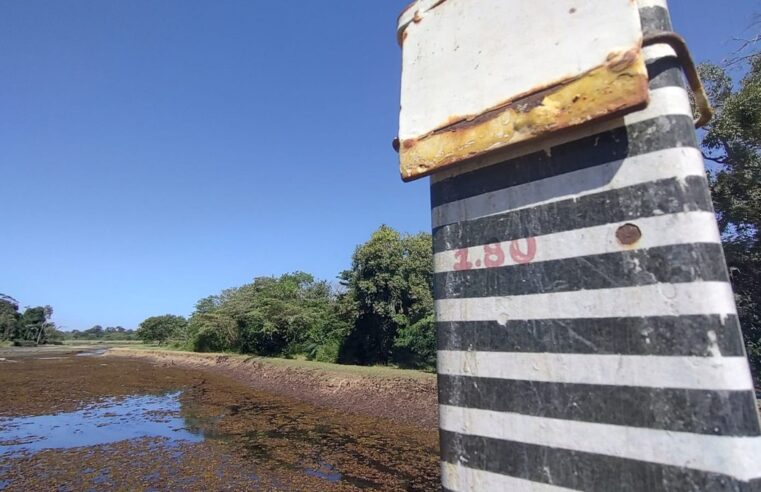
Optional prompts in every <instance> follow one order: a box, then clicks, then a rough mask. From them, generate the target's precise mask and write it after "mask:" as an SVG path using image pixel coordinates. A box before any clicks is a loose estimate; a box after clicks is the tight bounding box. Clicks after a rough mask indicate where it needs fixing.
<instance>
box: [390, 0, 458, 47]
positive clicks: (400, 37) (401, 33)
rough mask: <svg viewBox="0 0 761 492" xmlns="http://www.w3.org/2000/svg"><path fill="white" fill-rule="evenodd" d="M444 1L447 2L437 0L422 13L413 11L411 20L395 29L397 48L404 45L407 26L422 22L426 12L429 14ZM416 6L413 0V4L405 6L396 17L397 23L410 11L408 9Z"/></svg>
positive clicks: (416, 2)
mask: <svg viewBox="0 0 761 492" xmlns="http://www.w3.org/2000/svg"><path fill="white" fill-rule="evenodd" d="M446 1H447V0H439V1H438V2H436V3H434V4H432V5H430V6H429V7H427V8H426V9H425V10H424V11H422V12H421V11H420V10H416V11H415V15H414V16H413V17H412V18H411V19H410V20H409V21H408V22H407V23H405V24H402V25H400V26H399V27H398V28H397V30H396V41H397V42H398V43H399V46H402V44H404V40H405V39H407V26H408V25H409V24H410V23H411V22H414V23H415V24H417V23H418V22H420V21H422V20H423V15H424V14H425V13H426V12H430V11H431V10H433V9H435V8H436V7H438V6H439V5H441V4H443V3H444V2H446ZM417 5H418V1H417V0H415V1H414V2H412V3H410V4H409V5H407V6H406V7H404V9H402V11H401V13H400V14H399V16H398V17H397V23H398V22H399V20H400V19H401V18H402V17H403V16H404V15H405V14H406V13H407V12H408V11H409V10H410V9H412V8H413V7H415V6H417Z"/></svg>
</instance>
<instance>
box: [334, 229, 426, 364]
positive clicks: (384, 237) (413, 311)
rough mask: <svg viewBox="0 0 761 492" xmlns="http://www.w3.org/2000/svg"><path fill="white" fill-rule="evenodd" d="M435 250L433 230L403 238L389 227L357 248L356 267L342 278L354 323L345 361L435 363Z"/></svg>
mask: <svg viewBox="0 0 761 492" xmlns="http://www.w3.org/2000/svg"><path fill="white" fill-rule="evenodd" d="M432 249H433V248H432V243H431V236H430V235H429V234H423V233H421V234H417V235H411V236H408V235H405V236H403V235H401V234H399V233H398V232H397V231H395V230H393V229H392V228H390V227H388V226H385V225H384V226H381V227H380V228H379V229H378V230H377V231H375V232H374V233H373V234H372V236H371V237H370V240H369V241H367V242H366V243H364V244H362V245H360V246H358V247H357V249H356V250H355V252H354V255H353V257H352V266H351V269H350V270H347V271H344V272H343V273H342V274H341V276H340V278H341V281H342V285H344V286H345V287H346V289H347V292H346V294H345V296H344V299H343V306H344V312H345V313H346V315H347V316H348V317H349V318H350V319H352V320H353V326H352V329H351V331H350V333H349V335H348V337H347V339H346V341H345V343H344V345H343V347H342V349H341V353H340V357H339V360H341V361H342V362H349V363H362V364H375V363H382V364H387V363H390V362H393V363H397V364H401V365H407V366H412V367H429V366H431V364H432V361H431V358H430V357H429V355H428V354H429V353H430V352H432V351H433V352H435V335H434V325H433V322H432V315H433V298H432V294H431V291H432V287H433V286H432V283H433V254H432Z"/></svg>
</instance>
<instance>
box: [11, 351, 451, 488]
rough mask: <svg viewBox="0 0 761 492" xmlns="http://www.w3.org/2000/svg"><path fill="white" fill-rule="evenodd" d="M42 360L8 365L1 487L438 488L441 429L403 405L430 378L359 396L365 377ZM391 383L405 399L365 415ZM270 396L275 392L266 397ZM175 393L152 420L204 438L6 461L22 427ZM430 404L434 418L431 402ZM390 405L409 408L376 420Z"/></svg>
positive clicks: (372, 386)
mask: <svg viewBox="0 0 761 492" xmlns="http://www.w3.org/2000/svg"><path fill="white" fill-rule="evenodd" d="M41 355H42V356H41V357H40V354H38V355H37V356H35V355H33V354H31V355H29V354H27V355H25V356H19V357H9V356H8V354H4V355H0V358H4V359H5V360H2V361H0V388H2V399H0V490H9V491H10V490H14V491H15V490H24V491H27V490H61V491H65V490H72V491H74V490H206V491H208V490H359V489H370V490H436V489H437V488H438V447H437V433H436V426H435V420H434V423H433V424H431V417H430V415H429V414H425V413H418V408H422V407H424V405H421V404H419V403H415V404H414V405H412V406H409V405H408V402H410V401H414V394H411V393H410V394H408V392H413V391H415V390H416V388H417V389H419V388H420V387H421V386H420V385H421V384H423V385H425V384H429V383H428V382H425V381H426V378H423V379H422V380H421V381H423V382H421V381H415V382H401V384H399V383H400V382H399V381H394V379H393V378H380V379H379V380H378V381H371V382H369V383H368V381H365V383H364V384H365V386H366V387H367V389H362V390H360V389H359V386H361V385H362V378H361V377H360V378H358V377H354V376H350V375H340V376H335V375H334V376H330V375H327V376H326V373H321V374H311V375H310V378H312V379H303V376H304V374H296V373H298V372H299V371H298V370H296V369H292V368H281V369H282V371H274V372H270V371H267V370H266V368H265V369H262V368H260V367H258V366H257V365H256V364H251V363H250V362H251V361H249V363H241V364H240V365H238V364H231V363H229V362H226V361H225V360H219V361H217V360H214V361H213V363H209V362H208V361H205V362H203V363H200V362H199V361H195V362H193V361H191V360H190V357H188V358H187V360H180V359H178V358H177V357H168V356H167V357H164V356H158V355H156V354H154V355H153V356H152V357H150V358H149V357H147V354H146V355H144V356H142V358H137V357H135V355H134V354H133V355H128V354H126V353H122V354H120V355H119V356H115V355H106V356H86V357H79V356H76V355H75V354H73V353H70V352H69V353H66V352H60V353H57V354H55V355H51V354H41ZM228 366H235V367H228ZM294 371H295V373H294ZM307 372H309V371H307ZM230 376H232V377H230ZM300 378H301V379H300ZM336 378H337V379H336ZM365 379H367V378H365ZM257 381H258V382H257ZM299 381H300V382H299ZM304 381H306V383H305V382H304ZM315 381H316V382H315ZM313 382H314V384H313V385H312V386H313V387H312V388H311V389H310V388H309V385H310V384H312V383H313ZM396 384H399V386H401V388H402V390H401V392H400V393H399V395H401V396H400V400H399V402H397V403H386V404H385V405H381V406H380V410H373V411H365V410H366V409H368V405H367V404H366V403H364V402H361V401H360V400H361V398H362V395H368V394H373V393H374V394H377V395H381V396H383V397H386V398H393V395H394V387H395V386H394V385H396ZM266 388H273V392H264V391H261V390H262V389H266ZM376 390H377V391H376ZM169 392H174V393H172V394H179V396H177V398H179V402H180V403H179V405H178V409H176V410H171V411H169V410H167V411H165V412H154V413H155V415H154V414H152V413H150V412H149V417H150V418H151V419H153V420H154V422H153V423H156V422H158V423H161V422H169V421H170V420H171V419H175V420H176V419H179V421H182V422H184V428H183V429H177V431H178V432H179V431H182V432H185V433H186V434H187V433H192V434H193V435H195V436H198V439H197V441H188V440H181V439H176V440H175V439H171V438H169V439H168V438H166V437H150V436H144V437H141V438H134V439H122V440H117V441H114V442H107V441H108V440H109V434H108V432H109V429H111V427H109V426H111V425H113V424H107V423H103V424H102V425H103V427H102V429H103V434H104V435H103V436H102V437H104V442H103V443H102V444H98V445H90V446H79V447H76V446H75V447H66V446H64V447H58V448H52V449H40V450H35V451H21V452H20V451H13V452H11V451H8V450H10V449H15V448H13V446H14V445H23V444H24V442H20V441H19V440H16V441H13V440H12V439H10V438H8V437H7V435H10V434H8V433H7V432H6V437H5V438H2V436H3V431H4V430H5V431H8V430H9V428H11V427H12V426H13V425H14V424H13V422H15V420H14V419H18V418H20V417H23V418H29V417H31V416H55V415H58V416H59V418H60V416H64V417H65V416H66V415H69V414H67V413H66V412H79V414H83V415H91V414H92V415H96V414H97V409H98V408H99V406H104V405H110V407H109V408H111V407H114V408H116V406H118V404H119V403H118V402H119V401H120V399H124V400H127V399H129V398H133V397H134V396H135V395H162V394H163V395H165V394H168V393H169ZM275 392H276V393H277V394H275ZM331 395H332V396H331ZM343 395H347V400H346V401H342V396H343ZM389 395H391V396H389ZM294 397H299V399H296V398H294ZM320 398H323V401H319V399H320ZM376 398H377V397H376ZM374 401H375V402H376V403H377V402H378V400H377V399H376V400H374ZM433 402H434V410H433V411H434V413H435V394H434V399H433ZM315 403H317V404H315ZM349 408H350V409H351V411H350V412H347V411H346V409H349ZM394 408H407V410H406V411H404V412H402V416H401V418H400V416H394V417H395V421H393V422H392V421H391V420H390V419H388V418H383V417H382V416H381V417H379V415H387V414H388V413H389V412H391V411H392V410H393V409H394ZM83 409H84V411H83ZM427 412H430V410H427ZM170 414H171V415H170ZM174 414H177V415H174ZM46 418H47V417H46ZM125 418H127V417H125ZM410 423H413V424H415V425H410ZM62 425H65V423H64V424H62ZM97 425H100V424H97ZM4 427H5V429H4ZM96 427H97V426H96ZM10 430H12V429H10ZM44 437H45V436H37V437H36V438H35V439H43V438H44ZM3 439H5V441H3ZM27 440H28V439H27ZM33 440H34V439H32V440H31V441H30V442H32V441H33ZM22 441H23V440H22ZM112 441H113V439H112ZM33 444H34V443H33V442H32V445H33ZM4 450H5V452H4Z"/></svg>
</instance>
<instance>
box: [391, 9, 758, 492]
mask: <svg viewBox="0 0 761 492" xmlns="http://www.w3.org/2000/svg"><path fill="white" fill-rule="evenodd" d="M670 30H671V24H670V20H669V13H668V9H667V6H666V3H665V0H639V2H638V3H637V2H633V1H630V0H606V1H605V2H601V1H593V0H575V1H571V0H533V1H532V2H525V1H523V0H418V1H417V2H416V3H414V4H413V5H411V6H410V7H409V8H408V9H407V10H405V11H404V12H403V13H402V15H401V17H400V20H399V42H400V43H401V44H402V47H403V76H402V112H401V118H400V135H399V142H398V143H399V150H400V160H401V165H402V175H403V177H404V178H405V179H414V178H417V177H419V176H423V175H429V174H430V175H431V206H432V228H433V244H434V262H435V265H434V270H435V279H434V296H435V299H436V320H437V329H438V374H439V403H440V408H439V410H440V432H441V453H442V482H443V487H444V489H445V490H452V491H461V490H473V491H485V490H514V491H520V490H541V491H550V490H569V489H572V490H604V491H608V490H616V491H617V490H643V491H644V490H647V491H650V490H732V491H739V490H761V437H760V436H759V434H760V433H761V432H760V427H759V418H758V414H757V410H756V401H755V398H754V393H753V385H752V381H751V377H750V372H749V368H748V365H747V361H746V359H745V352H744V348H743V344H742V337H741V334H740V328H739V325H738V321H737V316H736V310H735V305H734V298H733V295H732V290H731V287H730V284H729V281H728V274H727V269H726V265H725V263H724V259H723V253H722V249H721V243H720V238H719V233H718V229H717V225H716V221H715V217H714V213H713V209H712V205H711V199H710V196H709V191H708V184H707V181H706V177H705V169H704V163H703V159H702V155H701V153H700V151H699V149H698V147H697V141H696V137H695V131H694V122H693V115H692V111H691V108H690V103H689V98H688V93H687V91H686V90H685V86H684V83H683V79H682V71H683V69H685V67H687V68H688V72H689V68H690V67H689V61H688V60H686V59H685V54H684V50H683V49H682V47H681V46H679V45H678V43H673V42H671V41H673V39H675V38H674V36H673V35H671V34H663V32H669V31H670ZM643 39H644V44H646V45H649V46H644V47H643V46H642V45H643ZM666 42H670V43H671V45H669V44H665V43H666ZM674 48H676V50H675V49H674ZM677 54H678V55H679V56H677ZM564 77H565V78H564ZM690 80H691V81H692V82H693V83H694V82H695V81H694V79H690ZM642 108H644V109H642ZM703 112H704V114H705V113H707V110H706V109H705V108H704V109H703Z"/></svg>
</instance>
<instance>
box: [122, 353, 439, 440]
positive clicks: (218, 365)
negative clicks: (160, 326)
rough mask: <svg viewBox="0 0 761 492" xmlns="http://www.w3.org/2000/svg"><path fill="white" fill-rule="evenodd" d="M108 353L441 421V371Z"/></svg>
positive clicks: (326, 401) (422, 421) (416, 420)
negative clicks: (438, 385) (438, 377)
mask: <svg viewBox="0 0 761 492" xmlns="http://www.w3.org/2000/svg"><path fill="white" fill-rule="evenodd" d="M107 355H108V356H110V357H133V358H140V359H144V360H149V361H151V362H153V363H155V364H158V365H163V366H175V367H177V366H179V367H188V368H193V369H203V370H208V371H213V372H215V373H221V374H223V375H226V376H228V377H231V378H233V379H235V380H237V381H239V382H242V383H244V384H246V385H247V386H249V387H251V388H253V389H255V390H258V391H264V392H267V393H271V394H275V395H280V396H285V397H288V398H292V399H294V400H298V401H303V402H307V403H310V404H312V405H317V406H321V407H327V408H333V409H336V410H340V411H343V412H349V413H354V414H359V415H368V416H372V417H382V418H387V419H390V420H393V421H395V422H399V423H402V424H406V425H414V426H417V427H421V428H428V429H435V428H436V427H437V423H438V420H437V418H438V417H437V402H436V376H435V375H434V374H429V373H425V372H420V371H410V370H403V369H394V368H387V367H363V366H348V365H339V364H327V363H320V362H309V361H301V360H289V359H274V358H264V357H251V356H246V355H238V354H204V353H196V352H181V351H174V350H162V349H143V348H122V347H119V348H113V349H111V350H109V351H108V353H107Z"/></svg>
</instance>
